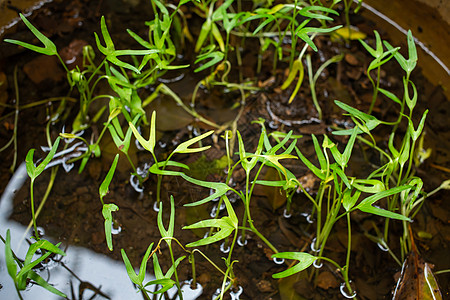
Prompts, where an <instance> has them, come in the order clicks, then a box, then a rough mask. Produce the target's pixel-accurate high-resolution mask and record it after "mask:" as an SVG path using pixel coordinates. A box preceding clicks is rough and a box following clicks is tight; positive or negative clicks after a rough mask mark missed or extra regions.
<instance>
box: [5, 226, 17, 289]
mask: <svg viewBox="0 0 450 300" xmlns="http://www.w3.org/2000/svg"><path fill="white" fill-rule="evenodd" d="M5 262H6V268H7V270H8V274H9V276H11V278H12V279H13V280H14V282H16V281H17V280H16V274H17V265H16V261H15V260H14V255H13V252H12V250H11V232H10V230H9V229H8V230H7V231H6V241H5Z"/></svg>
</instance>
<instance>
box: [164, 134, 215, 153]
mask: <svg viewBox="0 0 450 300" xmlns="http://www.w3.org/2000/svg"><path fill="white" fill-rule="evenodd" d="M213 133H214V130H210V131H208V132H205V133H204V134H202V135H199V136H197V137H195V138H192V139H190V140H188V141H186V142H184V143H181V144H179V145H178V146H177V147H176V148H175V150H173V153H196V152H201V151H204V150H207V149H209V148H211V146H205V147H200V148H188V147H189V146H191V145H193V144H195V143H197V142H198V141H200V140H202V139H204V138H205V137H207V136H210V135H211V134H213Z"/></svg>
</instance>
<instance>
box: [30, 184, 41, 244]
mask: <svg viewBox="0 0 450 300" xmlns="http://www.w3.org/2000/svg"><path fill="white" fill-rule="evenodd" d="M33 186H34V179H33V178H32V179H31V182H30V199H31V216H32V217H33V227H34V235H35V237H36V241H39V233H38V230H37V225H36V215H35V213H34V192H33Z"/></svg>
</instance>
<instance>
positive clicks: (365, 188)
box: [352, 179, 386, 194]
mask: <svg viewBox="0 0 450 300" xmlns="http://www.w3.org/2000/svg"><path fill="white" fill-rule="evenodd" d="M352 186H353V187H354V188H356V189H358V190H360V191H361V192H364V193H370V194H375V193H380V192H383V191H385V190H386V188H385V186H384V183H383V182H381V181H380V180H377V179H355V180H353V182H352Z"/></svg>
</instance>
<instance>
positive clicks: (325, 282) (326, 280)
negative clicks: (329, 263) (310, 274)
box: [317, 271, 339, 290]
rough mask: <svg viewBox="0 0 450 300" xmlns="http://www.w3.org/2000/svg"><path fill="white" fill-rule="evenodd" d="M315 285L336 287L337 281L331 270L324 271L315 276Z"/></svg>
mask: <svg viewBox="0 0 450 300" xmlns="http://www.w3.org/2000/svg"><path fill="white" fill-rule="evenodd" d="M317 286H318V287H320V288H321V289H324V290H328V289H330V288H337V287H338V286H339V282H338V281H337V279H336V277H334V275H333V274H332V273H331V272H328V271H324V272H322V273H320V274H319V277H317Z"/></svg>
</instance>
